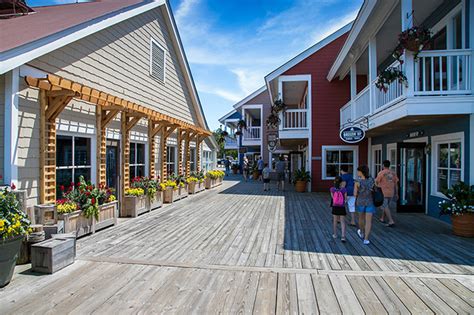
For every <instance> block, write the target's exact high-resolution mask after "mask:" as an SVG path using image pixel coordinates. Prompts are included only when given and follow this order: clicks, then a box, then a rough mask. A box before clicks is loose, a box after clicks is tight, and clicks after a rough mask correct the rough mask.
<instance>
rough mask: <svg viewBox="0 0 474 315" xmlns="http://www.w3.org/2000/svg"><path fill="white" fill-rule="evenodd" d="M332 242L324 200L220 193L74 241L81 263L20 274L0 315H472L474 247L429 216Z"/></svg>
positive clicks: (243, 187) (232, 185)
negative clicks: (365, 240) (368, 236)
mask: <svg viewBox="0 0 474 315" xmlns="http://www.w3.org/2000/svg"><path fill="white" fill-rule="evenodd" d="M396 219H397V227H396V228H392V229H391V228H386V227H384V226H382V225H381V224H379V223H375V222H374V231H373V237H372V244H371V245H370V246H364V245H362V244H361V240H360V239H359V238H358V237H357V234H356V231H355V229H352V228H351V229H349V232H348V236H347V239H348V242H346V243H341V242H340V241H339V240H333V239H332V237H331V235H332V232H331V214H330V210H329V208H328V196H327V194H296V193H294V192H285V193H279V192H277V191H275V189H273V190H272V191H270V192H266V193H264V192H263V191H262V189H261V185H259V184H257V183H239V182H238V181H235V180H228V181H226V182H225V183H224V185H223V186H222V187H220V188H218V189H215V190H212V191H206V192H204V193H201V194H198V195H196V196H191V197H189V198H187V199H185V200H182V201H179V202H177V203H175V204H173V205H170V206H166V207H164V208H163V209H160V210H157V211H154V212H152V213H149V214H145V215H143V216H140V217H138V218H136V219H129V220H124V221H123V222H122V223H121V224H120V225H118V226H116V227H113V228H109V229H106V230H104V231H101V232H99V233H97V234H95V235H93V236H89V237H85V238H82V239H80V240H78V257H77V261H76V263H75V264H74V265H72V266H70V267H68V268H66V269H64V270H62V271H60V272H58V273H56V274H54V275H48V276H44V275H38V274H33V273H31V272H29V271H28V270H27V269H28V266H20V267H17V270H16V272H15V275H14V279H13V281H12V283H11V284H10V285H8V286H7V287H6V288H3V289H0V314H30V313H33V314H45V313H50V314H59V313H73V314H89V313H96V314H112V313H117V314H122V313H141V314H153V313H169V314H175V313H177V314H189V313H200V314H210V313H212V314H214V313H222V314H229V313H262V314H272V313H278V314H289V313H291V314H295V313H305V314H308V313H326V314H340V313H346V314H359V313H360V314H362V313H366V314H384V313H442V314H451V313H452V314H455V313H459V314H473V313H474V291H473V290H474V241H473V240H470V239H463V238H458V237H454V236H452V235H451V233H450V227H449V226H448V225H446V224H444V223H442V222H440V221H438V220H435V219H433V218H429V217H427V216H425V215H415V214H404V215H397V217H396Z"/></svg>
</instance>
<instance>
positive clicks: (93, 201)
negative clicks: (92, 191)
mask: <svg viewBox="0 0 474 315" xmlns="http://www.w3.org/2000/svg"><path fill="white" fill-rule="evenodd" d="M91 203H92V204H93V205H95V198H94V197H92V199H91Z"/></svg>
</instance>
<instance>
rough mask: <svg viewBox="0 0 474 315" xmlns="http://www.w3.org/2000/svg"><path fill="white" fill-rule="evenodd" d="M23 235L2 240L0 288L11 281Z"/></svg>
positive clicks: (0, 244) (0, 242)
mask: <svg viewBox="0 0 474 315" xmlns="http://www.w3.org/2000/svg"><path fill="white" fill-rule="evenodd" d="M23 238H24V237H23V236H17V237H13V238H9V239H6V240H0V288H1V287H4V286H6V285H7V284H8V283H10V280H11V279H12V276H13V270H14V269H15V263H16V259H17V257H18V253H19V252H20V247H21V242H22V241H23Z"/></svg>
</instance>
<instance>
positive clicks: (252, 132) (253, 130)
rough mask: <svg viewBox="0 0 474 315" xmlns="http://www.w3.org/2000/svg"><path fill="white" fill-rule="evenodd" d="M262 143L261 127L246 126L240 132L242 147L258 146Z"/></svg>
mask: <svg viewBox="0 0 474 315" xmlns="http://www.w3.org/2000/svg"><path fill="white" fill-rule="evenodd" d="M261 142H262V127H260V126H247V128H246V129H243V130H242V145H260V144H261Z"/></svg>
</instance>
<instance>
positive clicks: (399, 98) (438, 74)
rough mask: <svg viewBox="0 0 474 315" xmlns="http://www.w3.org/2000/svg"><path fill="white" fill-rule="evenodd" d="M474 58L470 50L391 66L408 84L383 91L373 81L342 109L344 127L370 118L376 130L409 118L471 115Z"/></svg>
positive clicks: (425, 55)
mask: <svg viewBox="0 0 474 315" xmlns="http://www.w3.org/2000/svg"><path fill="white" fill-rule="evenodd" d="M472 56H473V51H472V50H469V49H452V50H431V51H423V52H421V53H420V54H419V55H418V60H417V61H414V62H413V63H411V64H404V65H403V66H401V65H400V64H399V63H394V64H392V65H390V67H396V68H399V69H402V70H404V72H405V73H407V82H406V84H403V83H400V82H398V81H394V82H392V83H391V84H390V85H389V86H388V88H387V90H386V91H381V90H379V89H378V88H377V87H376V86H375V81H376V80H373V81H372V82H370V84H368V85H367V86H366V87H365V88H364V89H362V90H361V91H360V92H359V93H357V95H356V96H355V97H353V99H352V100H350V101H349V102H348V103H347V104H346V105H344V106H343V107H342V108H341V109H340V121H341V125H344V124H347V123H349V122H357V121H358V120H361V119H363V118H366V117H368V118H369V128H374V127H377V126H378V125H380V124H383V123H386V122H389V121H391V120H395V119H398V118H402V117H403V116H408V115H436V114H465V113H468V112H469V111H470V110H472V109H471V108H470V107H469V106H466V105H465V104H467V103H469V102H472V101H473V100H474V96H473V83H472V82H471V81H472V75H473V73H472V70H471V69H472V58H473V57H472ZM407 67H410V69H407ZM463 104H464V106H463ZM395 110H396V111H395Z"/></svg>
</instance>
